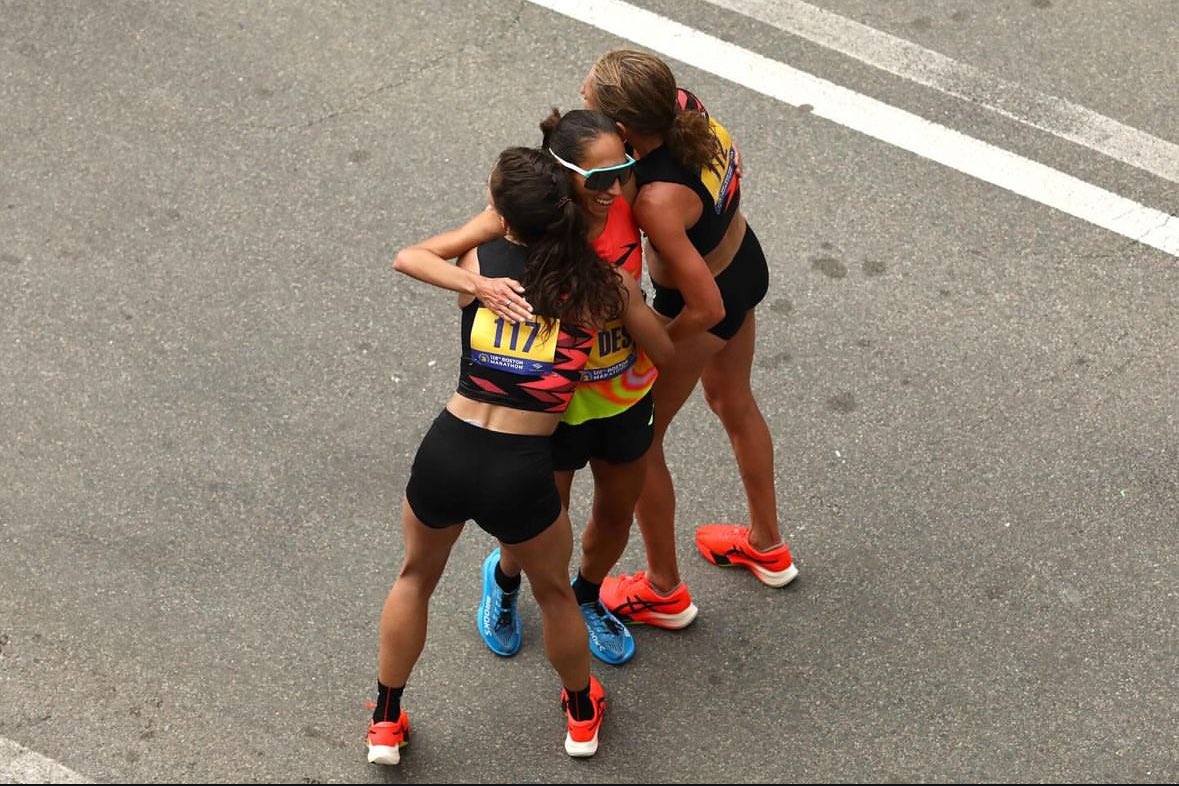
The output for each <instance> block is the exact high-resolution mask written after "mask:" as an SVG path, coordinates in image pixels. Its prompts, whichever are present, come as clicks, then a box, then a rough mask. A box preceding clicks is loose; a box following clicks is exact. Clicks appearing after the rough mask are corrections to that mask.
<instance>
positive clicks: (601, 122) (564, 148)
mask: <svg viewBox="0 0 1179 786" xmlns="http://www.w3.org/2000/svg"><path fill="white" fill-rule="evenodd" d="M540 133H541V135H542V136H541V143H540V145H541V147H543V148H545V149H547V150H551V151H553V152H554V153H556V154H557V155H559V156H560V157H561V158H563V159H565V160H566V161H568V162H570V163H573V164H577V165H578V166H581V162H582V161H583V160H584V159H585V148H586V147H587V146H588V145H589V144H590V143H591V142H593V141H594V140H595V139H597V138H598V137H599V136H601V135H602V134H613V135H614V136H616V137H618V138H619V139H621V138H622V134H621V133H620V132H619V130H618V126H617V125H615V123H614V121H613V120H611V119H610V116H609V115H607V114H605V113H603V112H597V111H595V110H593V109H571V110H569V111H568V112H566V113H565V114H563V115H562V114H561V110H559V109H557V108H556V107H553V111H552V113H551V114H549V116H548V117H546V118H545V119H544V120H542V121H540Z"/></svg>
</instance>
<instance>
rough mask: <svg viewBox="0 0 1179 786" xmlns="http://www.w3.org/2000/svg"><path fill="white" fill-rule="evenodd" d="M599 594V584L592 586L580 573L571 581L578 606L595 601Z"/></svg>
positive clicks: (600, 590) (600, 588)
mask: <svg viewBox="0 0 1179 786" xmlns="http://www.w3.org/2000/svg"><path fill="white" fill-rule="evenodd" d="M601 592H602V585H601V584H594V583H593V582H592V581H590V580H589V579H587V578H586V577H585V576H583V575H581V571H577V578H576V579H574V580H573V594H574V595H575V596H576V597H577V602H578V603H579V604H580V603H593V602H595V601H597V600H598V598H599V596H600V595H601Z"/></svg>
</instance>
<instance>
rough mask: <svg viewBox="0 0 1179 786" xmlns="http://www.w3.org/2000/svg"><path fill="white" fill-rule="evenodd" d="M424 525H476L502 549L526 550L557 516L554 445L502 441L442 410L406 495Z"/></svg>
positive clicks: (508, 437) (538, 440) (504, 437)
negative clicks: (518, 547)
mask: <svg viewBox="0 0 1179 786" xmlns="http://www.w3.org/2000/svg"><path fill="white" fill-rule="evenodd" d="M405 497H406V499H407V500H408V501H409V507H410V508H411V509H412V510H413V512H414V515H415V516H417V517H418V518H419V519H420V520H421V521H422V523H423V524H425V525H426V526H428V527H433V528H435V529H445V528H446V527H451V526H454V525H456V524H462V523H464V522H466V521H474V522H475V523H476V524H478V525H479V526H480V527H481V528H482V529H484V530H486V531H487V532H488V533H490V534H491V535H492V536H493V537H495V538H496V539H498V540H500V541H502V542H504V543H523V542H524V541H526V540H531V539H532V538H534V537H536V536H537V535H539V534H540V533H541V532H544V531H545V530H546V529H547V528H548V527H549V525H550V524H552V523H553V522H554V521H556V520H557V517H558V516H559V515H560V514H561V497H560V495H559V494H558V493H557V485H556V483H554V481H553V450H552V444H551V438H550V437H547V436H531V435H525V434H501V433H500V432H498V431H489V430H487V429H485V428H480V427H479V426H475V425H472V424H471V423H467V422H466V421H464V420H460V419H459V418H457V417H455V416H454V415H453V414H451V412H450V411H449V410H445V409H444V410H442V412H441V413H440V414H439V415H438V417H437V418H435V419H434V424H433V425H432V426H430V430H429V431H428V432H427V433H426V436H425V438H424V439H423V440H422V444H421V446H419V447H418V452H417V455H416V456H415V457H414V460H413V468H412V469H411V470H410V473H409V484H408V485H407V486H406V488H405Z"/></svg>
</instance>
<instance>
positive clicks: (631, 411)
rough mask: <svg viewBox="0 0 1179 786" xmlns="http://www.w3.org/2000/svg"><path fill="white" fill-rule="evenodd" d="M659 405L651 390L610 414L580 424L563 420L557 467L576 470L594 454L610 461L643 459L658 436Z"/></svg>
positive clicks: (557, 434)
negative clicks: (657, 416)
mask: <svg viewBox="0 0 1179 786" xmlns="http://www.w3.org/2000/svg"><path fill="white" fill-rule="evenodd" d="M654 412H655V408H654V405H653V403H652V398H651V392H650V391H648V392H647V395H645V396H643V397H642V398H641V399H639V400H638V401H636V402H635V403H634V404H633V405H632V406H631V407H630V408H628V409H626V410H624V411H622V412H619V413H618V414H617V415H611V416H610V417H608V418H595V419H594V420H587V421H585V422H584V423H578V424H577V425H576V426H570V425H569V424H567V423H562V424H561V425H559V426H557V431H556V432H555V433H554V434H553V467H554V468H555V469H556V470H557V471H558V472H560V471H568V472H572V471H574V470H579V469H581V468H582V467H584V466H585V465H586V464H587V463H588V462H589V460H590V459H591V458H594V459H600V460H602V461H605V462H606V463H608V464H629V463H630V462H632V461H637V460H639V459H641V458H642V457H643V456H644V455H645V454H646V452H647V449H648V448H649V447H651V442H652V441H653V440H654V439H655V421H654V419H653V418H654Z"/></svg>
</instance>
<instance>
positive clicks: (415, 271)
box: [393, 210, 532, 322]
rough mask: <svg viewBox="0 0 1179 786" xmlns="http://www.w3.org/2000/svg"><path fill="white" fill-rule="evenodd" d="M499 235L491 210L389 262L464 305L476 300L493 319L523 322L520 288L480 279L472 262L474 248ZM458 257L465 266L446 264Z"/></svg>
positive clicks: (525, 311) (527, 311)
mask: <svg viewBox="0 0 1179 786" xmlns="http://www.w3.org/2000/svg"><path fill="white" fill-rule="evenodd" d="M502 234H503V226H502V225H501V224H500V222H499V216H498V215H497V214H496V213H495V212H494V211H492V210H484V211H483V212H482V213H480V214H479V215H477V216H475V217H474V218H472V219H471V220H470V221H468V222H467V223H465V224H463V225H462V226H461V227H459V228H458V229H452V230H450V231H447V232H443V233H442V234H440V235H435V236H434V237H431V238H428V239H426V240H423V241H421V242H420V243H415V244H413V245H411V246H408V247H406V248H403V249H401V251H399V252H397V256H396V257H395V258H394V259H393V269H394V270H396V271H397V272H399V273H405V274H406V275H407V276H410V277H411V278H416V279H417V280H419V281H424V282H425V283H427V284H432V285H434V286H436V287H439V288H441V289H448V290H450V291H452V292H457V293H459V295H460V298H461V299H465V300H467V302H470V298H479V300H480V301H482V302H483V304H484V305H485V306H487V308H489V309H491V311H492V312H494V313H495V314H496V316H501V317H504V318H506V319H510V320H512V321H514V322H523V321H525V320H527V319H529V318H531V316H532V307H531V306H530V305H529V304H528V301H527V300H525V299H524V297H523V295H522V293H523V292H524V287H522V286H520V282H518V281H516V280H515V279H511V278H487V277H485V276H482V275H480V274H479V270H478V264H477V262H475V260H474V257H475V253H474V249H475V248H477V247H478V246H480V245H481V244H483V243H486V242H488V241H489V240H492V239H494V238H495V237H498V236H501V235H502ZM459 256H461V257H463V258H464V261H465V264H462V265H458V266H456V265H452V264H450V262H448V261H447V260H448V259H450V258H453V257H459ZM464 296H465V297H464Z"/></svg>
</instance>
